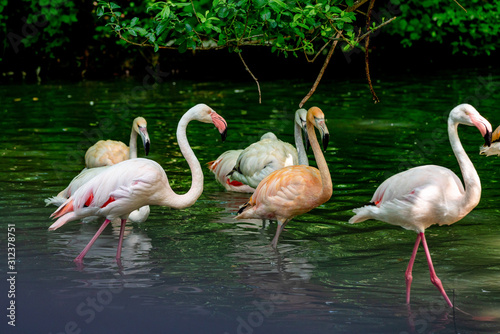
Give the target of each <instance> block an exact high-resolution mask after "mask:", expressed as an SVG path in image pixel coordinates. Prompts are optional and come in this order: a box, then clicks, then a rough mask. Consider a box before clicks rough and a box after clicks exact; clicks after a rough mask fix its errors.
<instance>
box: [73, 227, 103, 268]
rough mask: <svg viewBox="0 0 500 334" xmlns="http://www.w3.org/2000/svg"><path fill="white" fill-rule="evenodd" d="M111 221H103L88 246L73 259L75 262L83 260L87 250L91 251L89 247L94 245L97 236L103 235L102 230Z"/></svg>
mask: <svg viewBox="0 0 500 334" xmlns="http://www.w3.org/2000/svg"><path fill="white" fill-rule="evenodd" d="M109 222H110V220H108V219H106V220H105V221H104V223H102V225H101V227H99V230H97V232H96V234H95V235H94V237H93V238H92V240H90V242H89V243H88V244H87V246H85V248H84V249H83V250H82V252H81V253H80V255H78V256H77V257H76V258H75V259H74V260H73V261H75V262H82V261H83V257H84V256H85V254H87V252H88V251H89V249H90V248H91V247H92V245H93V244H94V242H95V241H96V240H97V238H98V237H99V235H101V233H102V231H104V229H105V228H106V226H108V224H109Z"/></svg>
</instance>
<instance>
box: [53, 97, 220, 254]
mask: <svg viewBox="0 0 500 334" xmlns="http://www.w3.org/2000/svg"><path fill="white" fill-rule="evenodd" d="M192 120H197V121H200V122H203V123H212V124H214V125H215V126H216V127H217V129H218V130H219V132H220V133H221V135H222V139H223V140H224V139H225V137H226V130H227V123H226V121H225V120H224V118H222V117H221V116H219V115H218V114H217V113H216V112H215V111H214V110H212V109H211V108H210V107H209V106H207V105H205V104H198V105H196V106H194V107H192V108H191V109H189V110H188V111H187V112H186V113H185V114H184V116H182V118H181V120H180V121H179V124H178V126H177V141H178V144H179V148H180V150H181V152H182V155H183V156H184V157H185V159H186V161H187V162H188V165H189V167H190V169H191V175H192V184H191V188H190V189H189V191H188V192H187V193H185V194H184V195H178V194H176V193H175V192H174V191H173V190H172V188H171V187H170V184H169V182H168V178H167V175H166V174H165V171H164V170H163V168H162V167H161V166H160V165H159V164H158V163H156V162H154V161H152V160H148V159H142V158H137V159H130V160H125V161H123V162H121V163H118V164H116V165H113V166H109V167H106V169H105V170H104V171H103V172H102V173H100V174H99V175H96V176H95V177H94V178H92V179H91V180H90V181H88V182H87V183H85V184H84V185H82V186H81V187H80V188H79V189H78V190H77V191H76V192H75V193H73V194H72V195H71V197H70V198H69V199H68V200H67V201H66V202H64V203H63V204H62V205H61V206H60V207H59V208H58V209H57V210H56V211H55V212H54V213H53V214H52V215H51V217H55V218H58V219H57V221H56V222H55V223H54V224H52V225H51V226H50V227H49V230H55V229H57V228H59V227H61V226H62V225H64V224H66V223H67V222H70V221H73V220H78V219H82V218H85V217H88V216H99V217H105V218H106V219H105V221H104V223H103V224H102V226H101V227H100V228H99V230H98V231H97V233H96V234H95V235H94V237H93V238H92V240H90V242H89V243H88V245H87V246H86V247H85V248H84V249H83V251H82V252H81V253H80V255H78V256H77V257H76V259H75V262H81V261H82V260H83V258H84V256H85V254H86V253H87V252H88V251H89V249H90V248H91V247H92V244H93V243H94V242H95V240H96V239H97V238H98V237H99V235H100V234H101V232H102V231H103V230H104V229H105V228H106V226H107V225H108V224H109V222H110V221H111V220H113V219H115V218H120V219H121V229H120V237H119V241H118V250H117V253H116V258H117V259H118V260H119V259H120V256H121V245H122V241H123V232H124V229H125V223H126V221H127V217H128V216H129V214H130V213H131V212H132V211H134V210H137V209H138V208H140V207H142V206H145V205H162V206H168V207H172V208H175V209H182V208H186V207H189V206H191V205H193V204H194V203H195V202H196V200H197V199H198V197H200V195H201V193H202V191H203V171H202V169H201V166H200V163H199V161H198V159H196V156H195V155H194V152H193V150H192V149H191V147H190V146H189V142H188V140H187V136H186V128H187V126H188V123H189V122H190V121H192Z"/></svg>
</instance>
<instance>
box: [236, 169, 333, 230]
mask: <svg viewBox="0 0 500 334" xmlns="http://www.w3.org/2000/svg"><path fill="white" fill-rule="evenodd" d="M321 187H322V183H321V176H320V172H319V171H318V169H316V168H314V167H310V166H303V165H300V166H289V167H285V168H282V169H279V170H277V171H275V172H273V173H271V174H270V175H268V176H267V177H266V178H264V179H263V180H262V182H261V183H260V184H259V186H258V188H257V189H256V191H255V192H254V194H253V195H252V197H251V198H250V200H249V202H248V210H240V211H241V212H240V215H239V216H237V218H238V219H241V218H260V219H273V220H276V219H279V218H280V217H286V218H287V219H292V218H293V217H295V216H297V215H300V214H302V213H305V212H308V211H310V210H311V209H313V208H315V207H317V206H318V205H320V204H323V203H319V202H318V196H317V195H318V193H319V190H318V189H321Z"/></svg>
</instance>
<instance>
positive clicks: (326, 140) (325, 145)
mask: <svg viewBox="0 0 500 334" xmlns="http://www.w3.org/2000/svg"><path fill="white" fill-rule="evenodd" d="M329 142H330V134H329V133H328V132H326V133H324V134H323V151H325V152H326V149H327V148H328V143H329Z"/></svg>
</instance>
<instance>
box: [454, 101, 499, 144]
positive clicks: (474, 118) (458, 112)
mask: <svg viewBox="0 0 500 334" xmlns="http://www.w3.org/2000/svg"><path fill="white" fill-rule="evenodd" d="M450 120H452V121H454V122H456V123H460V124H464V125H469V126H475V127H476V128H477V129H478V130H479V132H481V135H482V136H483V138H484V145H485V146H491V138H492V127H491V124H490V122H488V120H487V119H486V118H484V117H483V116H481V114H479V112H478V111H477V110H476V108H474V107H473V106H471V105H470V104H466V103H464V104H460V105H458V106H456V107H455V108H453V110H452V111H451V112H450Z"/></svg>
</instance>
